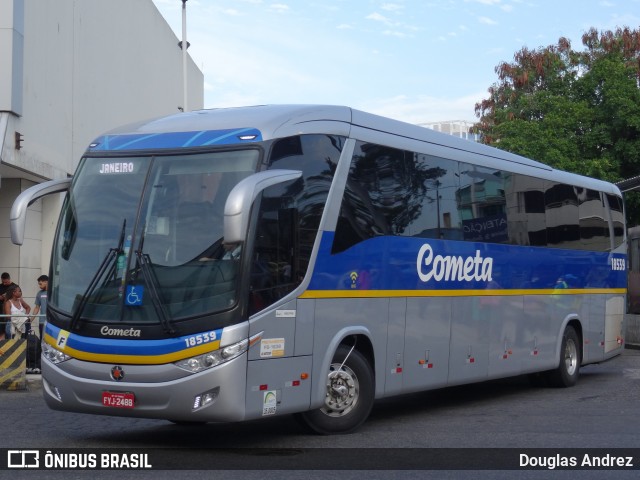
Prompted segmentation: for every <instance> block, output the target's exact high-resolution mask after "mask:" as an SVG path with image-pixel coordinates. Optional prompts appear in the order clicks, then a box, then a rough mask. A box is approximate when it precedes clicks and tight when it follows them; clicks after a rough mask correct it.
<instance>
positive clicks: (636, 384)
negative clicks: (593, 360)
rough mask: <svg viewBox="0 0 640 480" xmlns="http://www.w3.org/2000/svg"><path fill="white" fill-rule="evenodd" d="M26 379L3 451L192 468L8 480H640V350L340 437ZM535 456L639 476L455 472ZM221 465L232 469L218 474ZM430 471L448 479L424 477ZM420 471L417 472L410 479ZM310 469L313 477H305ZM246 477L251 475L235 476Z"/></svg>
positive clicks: (380, 405) (391, 413)
mask: <svg viewBox="0 0 640 480" xmlns="http://www.w3.org/2000/svg"><path fill="white" fill-rule="evenodd" d="M30 380H31V382H30V389H29V390H28V391H23V392H6V391H2V392H0V405H1V407H2V411H3V412H4V414H5V427H4V428H3V429H2V431H4V434H1V433H0V449H40V450H42V451H43V452H44V451H45V450H46V449H49V450H51V451H53V452H56V451H57V450H56V449H68V450H64V452H98V454H99V452H103V451H104V452H111V451H119V450H121V449H126V451H128V452H133V453H136V452H143V451H146V450H145V449H153V450H151V452H152V453H153V455H154V458H155V460H156V461H159V462H160V463H161V464H162V465H170V467H168V468H185V469H191V470H175V471H171V470H162V471H158V470H154V471H153V472H151V471H146V472H142V471H140V472H132V471H126V472H124V471H88V470H83V471H79V470H73V469H70V470H65V471H47V472H43V471H38V472H36V471H30V472H26V471H17V470H4V471H3V470H0V478H12V479H13V478H22V477H23V476H25V478H26V477H27V476H28V477H29V478H33V475H36V474H40V473H42V474H46V475H45V477H46V478H64V479H72V478H92V479H94V478H132V475H135V478H141V477H143V478H158V479H164V478H167V479H175V478H190V479H192V478H221V477H222V476H223V474H224V477H225V478H243V479H253V478H259V479H276V478H277V479H282V478H303V477H304V478H323V479H332V478H340V479H341V480H345V479H350V478H363V473H364V472H363V471H361V470H360V469H365V468H366V470H367V471H366V477H367V478H479V477H482V478H505V479H506V478H509V479H513V478H518V479H520V478H543V477H545V478H546V476H548V475H552V478H571V479H573V478H576V477H578V476H579V477H580V478H581V479H583V478H598V479H600V478H616V479H623V478H637V477H638V468H640V408H639V407H638V405H639V402H640V350H630V349H627V350H625V351H624V354H623V355H622V356H619V357H617V358H615V359H613V360H611V361H609V362H606V363H603V364H601V365H592V366H588V367H584V368H583V369H582V372H581V378H580V380H579V382H578V384H577V385H576V386H575V387H573V388H569V389H552V388H535V387H532V386H530V384H529V383H528V381H527V379H526V378H524V377H518V378H514V379H507V380H500V381H492V382H486V383H482V384H476V385H470V386H463V387H455V388H448V389H442V390H437V391H432V392H423V393H419V394H411V395H405V396H401V397H395V398H390V399H382V400H380V401H378V402H376V404H375V407H374V410H373V412H372V415H371V417H370V418H369V420H368V421H367V422H366V423H365V424H364V425H363V427H361V429H360V430H358V431H357V432H355V433H353V434H350V435H341V436H316V435H312V434H309V433H307V432H306V431H305V430H304V429H303V428H302V427H301V426H300V425H299V424H298V423H297V422H296V421H295V419H293V418H292V417H290V416H286V417H276V418H269V419H265V420H261V421H253V422H245V423H240V424H209V425H204V426H199V427H193V426H178V425H173V424H171V423H169V422H163V421H157V420H144V419H126V418H118V417H102V416H92V415H83V414H73V413H65V412H56V411H52V410H49V409H48V408H47V407H46V405H45V403H44V401H43V399H42V390H41V385H40V382H39V381H38V380H39V379H38V377H30ZM86 449H90V450H86ZM111 449H118V450H111ZM159 449H162V450H159ZM179 449H180V450H179ZM239 449H243V450H239ZM436 449H446V450H436ZM465 449H473V450H465ZM483 449H499V450H483ZM531 449H546V450H544V451H542V452H543V453H544V455H549V454H554V455H555V454H556V453H557V455H564V454H565V453H567V452H572V450H566V449H581V450H579V452H580V454H582V453H583V450H582V449H596V450H595V452H596V453H597V454H603V455H604V454H606V453H607V452H619V450H615V449H633V450H630V452H631V454H632V455H634V462H635V464H636V465H635V468H636V470H635V471H628V470H627V471H621V470H612V469H611V470H591V469H587V470H580V471H575V470H573V471H571V470H568V471H558V470H554V471H549V469H548V468H547V469H543V470H531V469H519V470H502V471H500V470H496V471H480V472H475V471H471V470H456V468H460V467H461V466H462V467H464V466H465V465H467V464H469V465H471V467H469V468H472V467H473V465H479V466H480V467H478V468H483V465H484V463H483V460H482V458H483V456H484V455H487V456H492V455H493V456H495V458H501V457H503V456H506V457H509V458H511V457H510V456H511V454H512V453H514V452H516V453H522V452H529V453H531V452H533V453H535V452H536V451H535V450H531ZM178 450H179V453H178V454H176V452H177V451H178ZM521 451H522V452H521ZM626 452H627V453H628V452H629V451H626ZM159 455H160V457H159ZM491 458H494V457H491ZM0 460H1V459H0ZM167 462H168V463H167ZM216 462H219V465H220V467H222V468H224V469H227V470H225V471H221V470H219V469H218V468H216ZM429 462H432V463H429ZM485 463H486V464H487V465H493V464H496V461H495V460H492V461H488V462H485ZM497 463H499V462H497ZM425 464H428V465H429V464H430V465H438V466H439V467H438V468H440V467H443V466H444V467H443V468H450V469H451V470H428V469H425ZM156 465H157V464H156ZM412 465H416V466H417V467H418V468H416V470H412V471H407V470H406V468H408V467H411V466H412ZM307 467H309V468H310V469H311V470H309V471H306V470H305V471H302V470H300V469H301V468H307ZM242 468H246V469H248V470H246V471H240V470H238V469H242ZM280 468H282V469H280ZM485 468H486V467H485ZM45 477H43V478H45ZM549 478H551V477H549Z"/></svg>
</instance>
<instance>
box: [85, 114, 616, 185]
mask: <svg viewBox="0 0 640 480" xmlns="http://www.w3.org/2000/svg"><path fill="white" fill-rule="evenodd" d="M354 131H357V132H373V133H374V134H381V135H385V136H386V137H388V136H393V137H396V138H400V139H405V140H407V141H411V142H412V143H413V142H420V143H426V144H430V145H432V146H435V147H436V148H437V149H439V150H442V149H447V150H449V149H452V150H453V151H456V152H459V153H460V154H464V156H465V157H467V156H468V161H469V162H470V163H474V162H473V156H474V155H481V156H482V157H484V158H485V159H488V160H490V163H491V164H492V165H493V166H497V164H499V163H501V162H508V163H509V164H511V165H512V166H517V167H519V168H517V169H516V170H518V173H525V172H526V171H529V173H530V174H532V175H535V176H540V177H542V178H553V179H554V180H557V181H566V182H568V183H573V184H575V185H582V186H585V187H587V188H593V189H597V190H601V191H605V192H608V193H615V194H618V195H620V192H619V189H618V188H617V187H615V185H613V184H610V183H607V182H603V181H600V180H596V179H592V178H588V177H582V176H580V175H575V174H571V173H567V172H562V171H559V170H554V169H553V168H551V167H549V166H548V165H545V164H544V163H541V162H537V161H535V160H531V159H529V158H526V157H522V156H520V155H516V154H513V153H510V152H507V151H505V150H500V149H497V148H494V147H490V146H487V145H483V144H481V143H478V142H474V141H470V140H466V139H462V138H458V137H455V136H452V135H448V134H445V133H441V132H436V131H434V130H431V129H428V128H425V127H421V126H418V125H413V124H409V123H405V122H401V121H398V120H393V119H390V118H385V117H381V116H378V115H374V114H371V113H366V112H363V111H360V110H355V109H352V108H350V107H346V106H335V105H257V106H248V107H233V108H215V109H205V110H197V111H192V112H184V113H176V114H173V115H169V116H165V117H160V118H155V119H151V120H145V121H141V122H137V123H133V124H129V125H125V126H122V127H119V128H116V129H114V130H112V131H110V132H108V133H106V134H105V135H102V136H100V137H98V138H97V139H96V140H95V141H94V142H93V143H92V144H91V145H90V146H89V149H88V152H107V151H110V152H116V151H119V152H123V151H140V150H159V149H168V148H171V149H178V148H193V147H203V146H209V145H229V144H234V145H237V144H242V143H251V142H256V141H260V140H270V139H274V138H283V137H289V136H293V135H300V134H312V133H324V134H331V135H342V136H355V138H359V137H358V135H353V134H354ZM457 156H459V155H457ZM523 170H524V171H523ZM558 177H564V178H561V179H559V178H558ZM579 179H580V180H579Z"/></svg>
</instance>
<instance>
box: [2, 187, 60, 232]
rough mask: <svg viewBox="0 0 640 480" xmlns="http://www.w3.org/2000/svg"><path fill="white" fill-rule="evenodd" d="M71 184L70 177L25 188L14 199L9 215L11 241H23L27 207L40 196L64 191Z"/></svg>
mask: <svg viewBox="0 0 640 480" xmlns="http://www.w3.org/2000/svg"><path fill="white" fill-rule="evenodd" d="M70 186H71V178H63V179H61V180H50V181H48V182H44V183H39V184H37V185H34V186H33V187H30V188H27V189H26V190H25V191H24V192H22V193H21V194H20V195H18V197H17V198H16V199H15V200H14V202H13V205H12V206H11V214H10V215H9V223H10V228H11V241H12V242H13V243H14V244H16V245H22V242H23V241H24V227H25V225H26V222H27V207H29V205H31V204H32V203H33V202H35V201H36V200H38V199H39V198H41V197H45V196H47V195H51V194H52V193H60V192H66V191H67V190H69V187H70Z"/></svg>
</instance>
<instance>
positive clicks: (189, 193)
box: [49, 149, 260, 324]
mask: <svg viewBox="0 0 640 480" xmlns="http://www.w3.org/2000/svg"><path fill="white" fill-rule="evenodd" d="M259 158H260V150H259V149H244V150H227V151H217V152H210V153H205V154H192V155H175V156H157V157H152V156H144V157H142V156H141V157H134V156H131V157H102V158H97V157H86V158H84V159H83V160H82V162H81V165H80V166H79V168H78V172H77V174H76V175H75V178H74V182H73V186H72V188H71V191H70V193H69V195H67V198H66V200H65V204H64V206H63V210H62V213H61V221H60V227H59V229H58V233H57V237H56V239H55V244H54V251H55V252H56V254H55V255H54V259H55V260H54V264H53V265H52V272H53V277H52V279H51V280H52V281H51V283H50V287H51V298H50V300H49V301H50V305H51V306H52V308H54V309H56V310H57V311H58V312H60V313H63V314H68V315H70V316H73V317H74V319H75V320H76V321H77V320H78V319H90V321H91V322H98V323H101V322H104V323H113V322H114V321H118V322H124V323H130V324H144V323H150V322H159V321H162V319H163V317H164V320H165V321H173V319H179V318H187V317H194V316H199V315H203V314H206V313H215V312H220V311H223V310H226V309H228V308H230V307H232V306H233V305H234V304H235V303H236V300H237V294H236V277H237V271H238V265H239V261H240V252H238V251H227V250H225V249H224V248H223V245H222V235H223V212H224V205H225V202H226V199H227V196H228V194H229V192H230V191H231V189H232V188H233V187H234V186H235V185H236V184H237V183H238V182H239V181H240V180H242V179H243V178H245V177H247V176H249V175H251V174H252V173H254V172H255V171H256V169H257V166H258V161H259Z"/></svg>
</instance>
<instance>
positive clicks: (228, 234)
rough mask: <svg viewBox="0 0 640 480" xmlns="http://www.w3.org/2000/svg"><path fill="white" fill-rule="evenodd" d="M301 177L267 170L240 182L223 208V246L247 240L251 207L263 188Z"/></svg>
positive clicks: (288, 172) (299, 172)
mask: <svg viewBox="0 0 640 480" xmlns="http://www.w3.org/2000/svg"><path fill="white" fill-rule="evenodd" d="M300 177H302V172H301V171H299V170H267V171H264V172H259V173H256V174H253V175H251V176H249V177H247V178H245V179H243V180H241V181H240V182H239V183H238V184H237V185H236V186H235V187H233V189H232V190H231V193H229V196H228V197H227V203H226V204H225V206H224V237H223V238H224V240H223V242H224V244H225V245H227V246H230V245H235V244H238V243H243V242H244V241H245V239H246V238H247V230H248V228H249V217H250V215H251V207H252V205H253V202H254V201H255V199H256V197H257V196H258V195H259V194H260V192H262V191H263V190H264V189H265V188H268V187H271V186H272V185H277V184H279V183H285V182H289V181H291V180H297V179H298V178H300Z"/></svg>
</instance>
